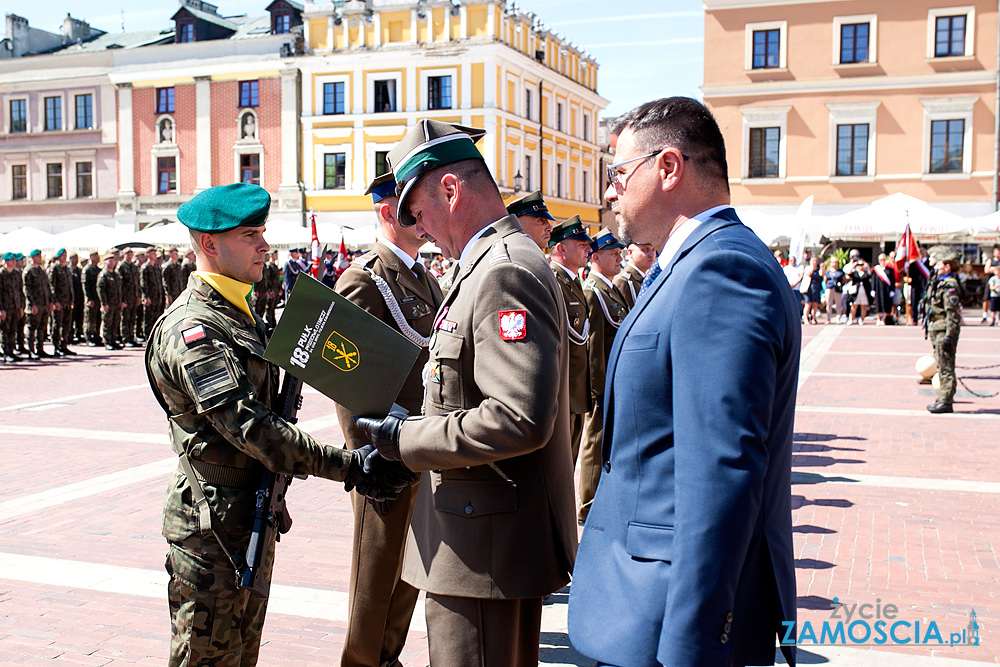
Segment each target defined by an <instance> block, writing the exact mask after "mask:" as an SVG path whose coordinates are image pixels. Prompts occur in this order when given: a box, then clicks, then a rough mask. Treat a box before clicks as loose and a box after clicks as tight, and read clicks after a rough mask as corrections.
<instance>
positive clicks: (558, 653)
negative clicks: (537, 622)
mask: <svg viewBox="0 0 1000 667" xmlns="http://www.w3.org/2000/svg"><path fill="white" fill-rule="evenodd" d="M539 643H540V644H541V646H542V649H541V651H539V658H540V660H539V664H541V665H547V664H556V665H576V666H577V667H594V665H596V664H597V662H596V661H595V660H591V659H590V658H588V657H586V656H582V655H580V654H579V653H577V651H576V649H575V648H573V647H572V645H571V644H570V643H569V637H568V636H567V635H566V633H565V632H543V633H542V634H541V635H540V637H539Z"/></svg>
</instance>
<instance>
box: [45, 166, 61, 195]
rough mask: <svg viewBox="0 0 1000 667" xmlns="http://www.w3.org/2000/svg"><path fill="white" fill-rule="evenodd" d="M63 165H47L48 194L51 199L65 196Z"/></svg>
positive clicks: (46, 193)
mask: <svg viewBox="0 0 1000 667" xmlns="http://www.w3.org/2000/svg"><path fill="white" fill-rule="evenodd" d="M62 168H63V166H62V164H60V163H58V162H52V163H49V164H47V165H45V176H46V192H45V196H46V197H48V198H49V199H59V198H60V197H62V196H63V181H62V174H63V170H62Z"/></svg>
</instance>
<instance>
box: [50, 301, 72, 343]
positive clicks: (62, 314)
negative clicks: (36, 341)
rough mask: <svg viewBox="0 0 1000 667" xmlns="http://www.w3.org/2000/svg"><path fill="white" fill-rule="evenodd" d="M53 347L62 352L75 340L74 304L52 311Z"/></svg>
mask: <svg viewBox="0 0 1000 667" xmlns="http://www.w3.org/2000/svg"><path fill="white" fill-rule="evenodd" d="M50 319H51V320H52V324H51V327H52V346H53V347H54V348H55V349H57V350H61V349H62V348H64V347H65V346H66V345H68V344H69V343H70V342H71V341H72V340H73V302H72V301H70V302H69V303H63V304H60V309H59V310H53V311H52V317H51V318H50Z"/></svg>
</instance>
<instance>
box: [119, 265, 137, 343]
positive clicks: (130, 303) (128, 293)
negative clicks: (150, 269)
mask: <svg viewBox="0 0 1000 667" xmlns="http://www.w3.org/2000/svg"><path fill="white" fill-rule="evenodd" d="M115 272H116V273H118V277H119V279H120V280H121V285H122V301H124V302H125V307H124V308H122V326H121V329H122V340H123V341H124V342H125V343H128V344H130V345H135V311H136V309H137V308H138V307H139V306H138V304H139V267H137V266H136V265H135V263H134V262H129V261H126V260H122V261H121V262H119V263H118V266H116V267H115Z"/></svg>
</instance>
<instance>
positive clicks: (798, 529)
mask: <svg viewBox="0 0 1000 667" xmlns="http://www.w3.org/2000/svg"><path fill="white" fill-rule="evenodd" d="M792 532H793V533H814V534H816V535H832V534H833V533H836V532H837V531H835V530H832V529H830V528H824V527H822V526H810V525H808V524H807V525H804V526H793V527H792Z"/></svg>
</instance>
